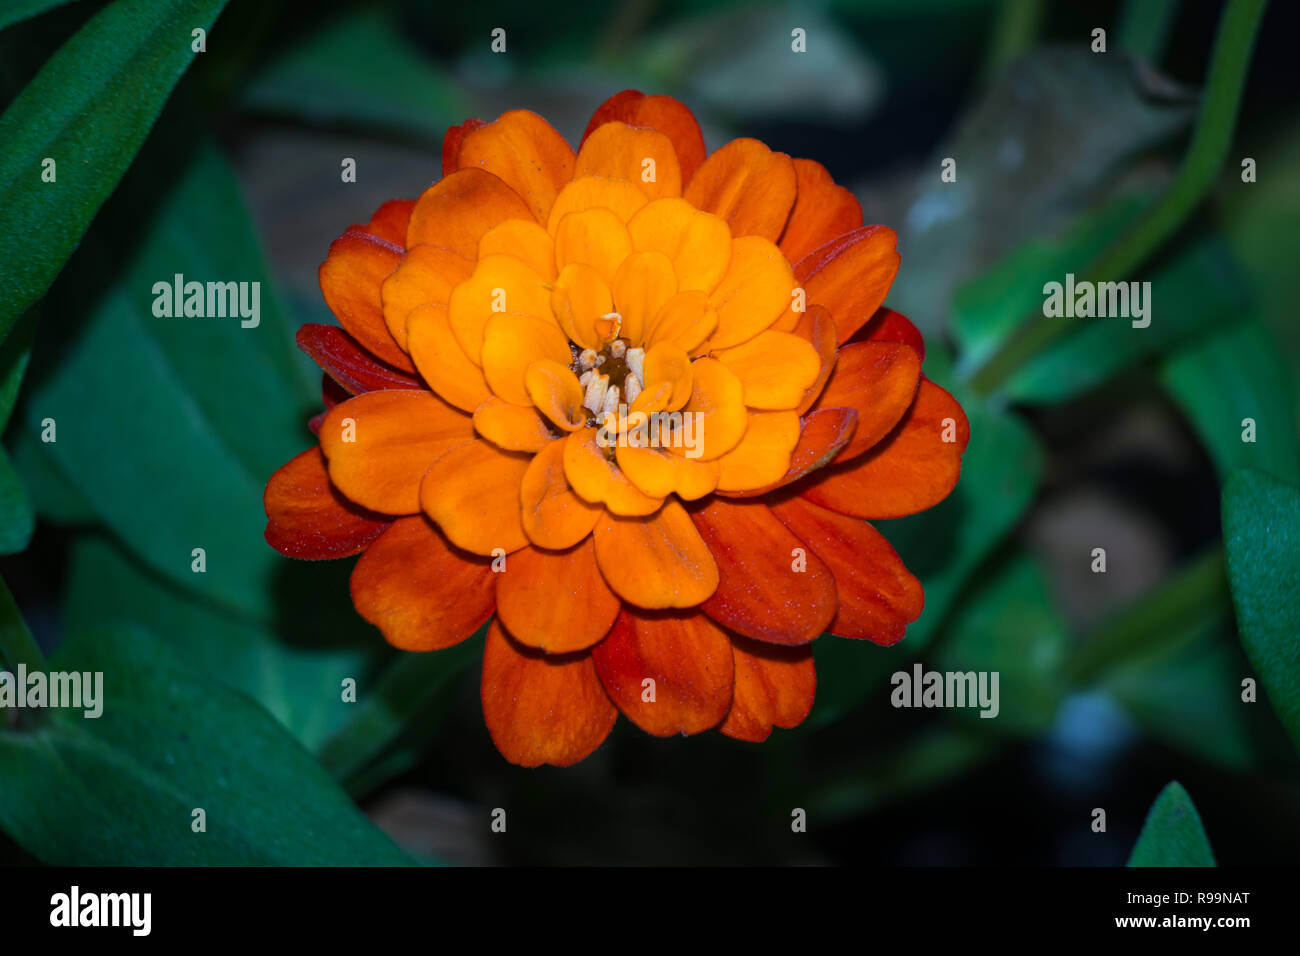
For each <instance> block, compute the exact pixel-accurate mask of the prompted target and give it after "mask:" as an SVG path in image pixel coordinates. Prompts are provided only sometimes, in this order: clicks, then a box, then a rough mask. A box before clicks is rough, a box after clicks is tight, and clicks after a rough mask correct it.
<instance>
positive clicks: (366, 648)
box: [63, 535, 383, 750]
mask: <svg viewBox="0 0 1300 956" xmlns="http://www.w3.org/2000/svg"><path fill="white" fill-rule="evenodd" d="M320 570H321V571H324V570H325V569H323V568H322V569H320ZM321 577H323V578H326V577H327V578H328V581H329V584H331V585H335V584H339V585H341V584H342V582H338V581H335V580H334V578H333V577H332V576H326V575H323V574H322V575H321ZM322 583H323V582H322ZM345 613H347V612H345ZM345 620H346V619H345ZM117 623H121V624H134V625H137V626H139V627H141V628H143V629H145V630H147V631H149V632H150V633H151V634H152V635H153V636H154V637H156V638H158V639H159V640H161V641H163V642H165V643H166V644H167V645H168V646H169V647H170V648H171V650H172V652H173V653H174V654H175V656H176V657H177V659H178V660H181V661H183V662H184V663H185V664H186V665H188V666H190V667H191V668H193V669H194V670H195V671H196V672H198V673H201V674H207V675H212V676H213V677H215V678H216V679H217V680H219V681H221V682H222V683H224V684H227V685H228V686H230V687H231V688H233V689H235V690H238V691H242V692H243V693H245V694H247V695H248V696H249V697H251V698H252V699H253V700H255V701H257V702H258V703H259V704H261V706H262V708H263V709H264V710H266V711H267V712H268V713H269V714H270V715H271V716H272V717H274V718H275V719H276V720H278V721H279V722H280V723H281V724H283V725H284V727H285V729H287V730H288V731H289V732H290V733H291V734H293V736H294V737H296V738H297V739H298V741H299V742H300V743H301V744H302V745H303V746H304V747H306V748H307V749H309V750H316V749H318V748H319V747H320V745H321V744H322V743H323V742H324V740H325V739H326V738H327V737H328V736H329V735H330V734H332V733H333V732H334V731H335V730H336V729H337V728H338V727H339V726H340V725H341V724H343V723H344V722H345V721H346V720H348V719H349V718H351V717H352V711H353V710H354V709H355V708H357V707H359V706H360V705H359V704H352V703H346V702H344V700H343V695H342V684H343V681H344V680H345V679H348V678H351V679H353V680H355V681H356V682H357V685H358V687H359V688H363V687H364V686H365V684H366V679H367V675H368V674H369V673H370V671H371V669H372V668H373V666H374V663H375V657H376V652H378V651H380V650H381V649H382V648H383V645H382V642H381V641H379V640H377V639H376V640H373V641H369V642H367V643H365V644H362V645H360V646H359V647H349V646H337V645H323V646H322V645H320V644H319V643H318V644H315V645H295V644H292V643H290V642H289V641H288V640H286V639H285V637H282V636H279V635H277V634H275V633H274V632H273V631H271V630H270V629H269V628H267V627H264V626H262V625H259V624H258V623H256V622H253V621H249V620H246V619H243V618H241V617H239V616H237V615H233V614H229V613H226V612H224V611H222V610H220V609H218V608H215V607H212V606H211V605H208V604H204V603H201V602H200V601H197V600H196V599H195V597H194V595H192V594H190V593H187V592H184V591H181V590H180V589H178V588H176V587H175V586H174V585H171V584H170V583H169V582H167V581H166V580H163V579H160V578H157V577H156V576H154V575H152V574H150V573H149V572H148V571H146V570H144V569H143V568H140V567H137V566H136V565H135V564H134V562H133V561H132V559H131V558H130V557H129V556H128V555H125V554H123V553H122V552H121V551H120V550H119V549H118V548H116V547H114V546H113V545H112V544H111V543H110V542H109V541H107V540H106V539H104V538H103V537H100V536H95V535H81V536H80V537H79V538H78V539H77V541H76V542H75V543H74V544H73V546H72V555H71V559H70V565H69V571H68V581H67V585H66V587H65V592H64V601H63V626H64V627H65V628H66V629H67V630H68V631H69V632H72V633H78V632H80V631H83V630H89V629H91V628H93V627H95V626H96V625H99V624H117ZM281 630H283V631H288V630H289V628H287V627H282V628H281ZM365 630H368V628H366V629H365ZM359 697H360V699H363V700H364V699H365V695H364V693H359Z"/></svg>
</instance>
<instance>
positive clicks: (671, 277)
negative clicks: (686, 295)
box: [611, 252, 677, 346]
mask: <svg viewBox="0 0 1300 956" xmlns="http://www.w3.org/2000/svg"><path fill="white" fill-rule="evenodd" d="M611 291H612V292H613V293H614V308H616V309H617V310H618V314H619V315H620V316H622V317H623V329H622V335H623V338H625V339H627V340H628V342H629V343H631V344H632V345H633V346H637V345H640V344H641V343H642V342H643V341H644V339H645V337H646V333H648V332H649V331H650V324H651V322H652V321H653V320H654V319H655V317H656V316H658V315H659V312H660V310H661V309H663V307H664V306H665V305H666V304H667V303H668V300H669V299H671V298H672V297H673V295H674V294H675V293H676V292H677V273H676V271H675V270H674V269H673V264H672V262H671V261H670V260H669V258H668V257H667V256H666V255H664V254H663V253H662V252H636V253H633V254H632V255H630V256H628V257H627V258H626V259H624V260H623V262H622V263H621V264H620V265H619V267H618V271H617V272H615V273H614V282H613V284H612V286H611Z"/></svg>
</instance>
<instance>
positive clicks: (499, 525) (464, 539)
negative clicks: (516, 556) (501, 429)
mask: <svg viewBox="0 0 1300 956" xmlns="http://www.w3.org/2000/svg"><path fill="white" fill-rule="evenodd" d="M529 461H531V457H530V456H529V455H525V454H520V453H517V452H504V451H501V450H499V449H497V448H495V447H493V446H492V445H490V444H488V443H487V442H485V441H470V442H466V443H465V444H463V445H458V446H456V447H455V448H453V449H451V450H450V451H448V452H447V453H446V454H444V455H443V456H442V457H441V458H439V459H438V460H437V461H436V462H434V463H433V466H432V467H431V468H430V469H429V471H428V473H427V474H426V475H425V476H424V480H423V481H422V482H420V507H421V508H423V509H424V513H425V514H427V515H428V516H429V517H430V518H432V519H433V520H434V521H436V522H437V523H438V527H439V528H441V529H442V532H443V534H445V535H446V536H447V537H448V538H449V539H451V542H452V543H453V544H455V545H456V546H457V547H460V548H464V549H465V550H466V551H469V552H471V553H472V554H483V555H490V554H492V553H493V552H494V551H496V550H497V549H498V548H499V549H501V550H502V551H505V552H506V553H507V554H508V553H510V552H511V551H518V550H519V549H520V548H522V547H524V546H525V545H526V544H528V538H527V537H526V536H525V535H524V529H523V526H522V524H520V505H519V486H520V483H521V482H522V481H523V479H524V472H525V471H527V470H528V463H529Z"/></svg>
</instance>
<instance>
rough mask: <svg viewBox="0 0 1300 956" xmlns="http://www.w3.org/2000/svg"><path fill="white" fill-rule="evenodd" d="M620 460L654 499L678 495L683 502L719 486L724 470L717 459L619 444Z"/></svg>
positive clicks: (642, 488)
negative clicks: (696, 457)
mask: <svg viewBox="0 0 1300 956" xmlns="http://www.w3.org/2000/svg"><path fill="white" fill-rule="evenodd" d="M642 394H645V393H642ZM628 418H629V420H630V419H631V418H632V416H631V415H629V416H628ZM617 459H618V466H619V468H621V469H622V470H623V473H624V474H625V475H627V477H628V479H629V480H630V481H631V482H632V484H634V485H636V486H637V488H639V489H640V490H641V491H643V492H645V493H646V494H647V495H649V496H650V497H652V498H666V497H668V495H670V494H676V495H677V496H678V497H679V498H681V499H682V500H683V501H695V500H696V499H698V498H703V497H704V496H705V495H707V494H709V493H710V492H712V491H713V490H714V489H716V488H717V487H718V477H719V476H720V475H721V473H722V467H721V465H719V463H718V462H716V461H696V460H695V459H693V458H685V457H683V456H681V455H675V454H673V453H671V452H669V451H665V450H664V449H662V448H642V447H634V446H632V445H629V444H620V445H619V446H618V449H617Z"/></svg>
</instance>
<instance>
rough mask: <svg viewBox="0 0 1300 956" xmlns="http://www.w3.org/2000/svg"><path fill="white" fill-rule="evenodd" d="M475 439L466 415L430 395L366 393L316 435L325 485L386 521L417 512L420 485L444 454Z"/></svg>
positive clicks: (334, 413) (339, 408)
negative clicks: (328, 483)
mask: <svg viewBox="0 0 1300 956" xmlns="http://www.w3.org/2000/svg"><path fill="white" fill-rule="evenodd" d="M473 437H474V428H473V426H472V425H471V424H470V418H469V416H468V415H465V414H462V413H461V412H458V411H457V410H456V409H454V408H452V407H451V406H450V405H448V404H447V403H446V402H444V401H442V400H441V399H440V398H438V397H436V396H435V395H434V394H433V393H432V392H425V391H415V390H414V389H406V388H403V389H391V390H388V391H383V392H366V393H365V394H364V395H358V396H357V397H356V398H351V399H348V400H347V401H346V402H343V403H342V404H339V405H335V406H334V407H333V408H332V409H330V412H329V414H328V415H326V416H325V421H324V422H323V423H322V424H321V429H320V446H321V450H322V451H323V452H324V453H325V457H326V458H328V459H329V473H330V480H331V481H332V482H334V484H335V486H336V487H337V488H338V489H339V491H341V492H343V494H345V495H347V496H348V498H349V499H351V500H352V501H354V502H356V503H357V504H359V505H361V506H362V507H363V508H369V509H371V510H372V511H379V512H382V513H383V514H390V515H410V514H415V513H417V512H418V511H419V510H420V480H421V479H422V478H423V477H424V473H425V472H426V471H428V470H429V466H430V465H432V464H433V463H434V462H435V461H437V460H438V458H439V456H441V455H442V454H443V453H444V452H446V451H447V450H448V449H449V448H452V447H454V446H456V445H459V444H461V443H463V442H467V441H469V440H471V439H472V438H473Z"/></svg>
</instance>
